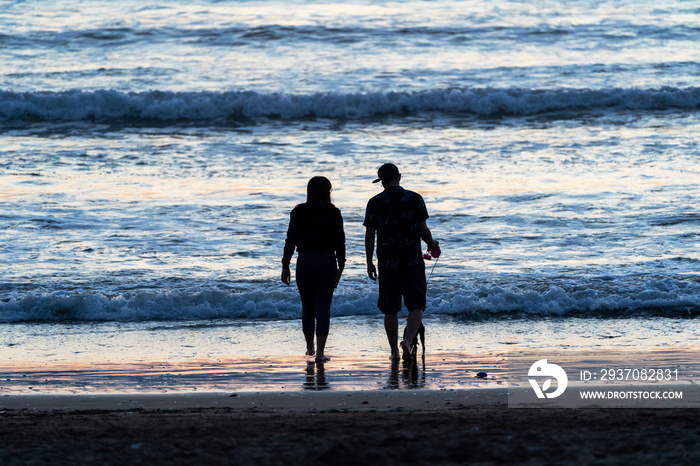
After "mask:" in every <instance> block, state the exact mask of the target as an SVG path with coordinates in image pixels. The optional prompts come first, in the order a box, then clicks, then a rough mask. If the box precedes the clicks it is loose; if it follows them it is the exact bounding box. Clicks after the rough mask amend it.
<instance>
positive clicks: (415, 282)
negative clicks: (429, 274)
mask: <svg viewBox="0 0 700 466" xmlns="http://www.w3.org/2000/svg"><path fill="white" fill-rule="evenodd" d="M425 292H426V283H425V265H424V264H420V265H415V266H413V267H401V268H398V269H380V270H379V302H378V303H377V306H379V310H380V311H382V313H383V314H387V315H394V314H398V313H399V311H400V310H401V297H402V296H403V301H404V304H405V305H406V309H408V310H409V311H414V310H419V309H420V310H423V309H425Z"/></svg>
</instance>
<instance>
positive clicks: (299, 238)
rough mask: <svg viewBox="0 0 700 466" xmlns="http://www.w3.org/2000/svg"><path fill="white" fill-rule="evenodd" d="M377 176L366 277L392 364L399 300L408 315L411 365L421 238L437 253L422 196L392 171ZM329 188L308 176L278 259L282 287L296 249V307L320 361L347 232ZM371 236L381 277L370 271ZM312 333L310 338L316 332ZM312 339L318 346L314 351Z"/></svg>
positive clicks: (387, 167)
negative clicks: (372, 285)
mask: <svg viewBox="0 0 700 466" xmlns="http://www.w3.org/2000/svg"><path fill="white" fill-rule="evenodd" d="M377 174H378V178H377V179H376V180H374V183H378V182H380V181H381V183H382V185H383V187H384V191H382V192H381V193H379V194H377V195H376V196H374V197H373V198H372V199H370V200H369V202H368V203H367V210H366V212H365V220H364V222H363V225H364V226H365V228H366V232H365V252H366V258H367V275H368V276H369V278H371V279H372V280H377V276H378V278H379V302H378V307H379V310H380V311H381V312H382V313H383V314H384V329H385V330H386V335H387V338H388V340H389V347H390V348H391V359H392V360H398V359H399V358H400V355H399V342H398V338H399V337H398V332H399V318H398V313H399V311H400V310H401V297H403V299H404V303H405V305H406V308H407V309H408V319H407V321H406V330H405V333H404V341H403V342H402V343H401V350H402V351H403V358H404V360H407V361H410V360H411V357H412V356H411V352H410V342H411V341H412V340H413V338H414V337H415V336H416V334H417V333H418V329H419V328H420V326H421V323H422V321H423V311H424V310H425V294H426V280H425V262H424V261H423V255H422V250H421V239H422V240H423V241H425V243H426V244H427V245H428V251H430V252H431V253H432V255H433V257H438V256H439V254H440V252H439V251H440V248H439V246H438V242H437V241H435V240H433V236H432V234H431V232H430V229H429V228H428V226H427V225H426V223H425V221H426V220H427V218H428V211H427V209H426V207H425V202H424V201H423V198H422V197H421V196H420V194H417V193H415V192H413V191H408V190H406V189H403V188H402V187H401V185H400V183H401V174H400V173H399V169H398V168H397V167H396V165H394V164H392V163H386V164H384V165H382V166H381V167H380V168H379V171H378V173H377ZM331 189H332V186H331V182H330V181H329V180H328V179H327V178H325V177H322V176H315V177H313V178H311V180H310V181H309V183H308V185H307V197H306V202H305V203H303V204H299V205H298V206H296V207H295V208H294V210H292V213H291V215H290V221H289V229H288V231H287V240H286V241H285V245H284V256H283V257H282V281H283V282H284V283H285V284H287V285H289V284H290V282H291V273H290V271H289V263H290V262H291V259H292V255H293V254H294V250H295V248H296V250H297V252H298V253H299V257H298V259H297V266H296V280H297V287H298V288H299V294H300V296H301V305H302V330H303V332H304V337H305V339H306V354H307V355H309V356H314V355H315V357H316V360H317V361H326V360H328V359H329V358H328V357H327V356H325V354H324V350H325V346H326V339H327V338H328V330H329V327H330V307H331V300H332V299H333V290H334V289H335V288H336V287H337V286H338V282H339V281H340V277H341V275H342V273H343V269H344V268H345V233H344V231H343V217H342V216H341V214H340V210H338V208H337V207H335V206H334V205H333V204H332V203H331ZM375 236H376V240H377V261H378V265H379V274H378V275H377V269H376V268H375V266H374V246H375ZM314 331H315V332H314ZM314 333H315V336H316V340H317V341H316V348H314Z"/></svg>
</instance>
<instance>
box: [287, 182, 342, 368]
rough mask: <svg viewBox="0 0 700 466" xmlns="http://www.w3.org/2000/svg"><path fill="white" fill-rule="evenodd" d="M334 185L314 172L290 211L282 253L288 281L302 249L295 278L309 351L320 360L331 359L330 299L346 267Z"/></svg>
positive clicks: (340, 219) (308, 352) (307, 352)
mask: <svg viewBox="0 0 700 466" xmlns="http://www.w3.org/2000/svg"><path fill="white" fill-rule="evenodd" d="M331 189H332V186H331V182H330V181H329V180H328V178H326V177H323V176H314V177H313V178H311V179H310V180H309V183H308V185H307V186H306V202H305V203H303V204H299V205H298V206H296V207H295V208H294V210H292V213H291V215H290V220H289V229H288V230H287V240H286V241H285V244H284V256H283V257H282V282H284V283H285V284H287V285H289V284H290V277H291V274H290V272H289V263H290V261H291V260H292V255H293V254H294V248H296V250H297V252H298V253H299V257H298V258H297V267H296V279H297V287H298V288H299V295H300V296H301V306H302V316H301V319H302V329H303V331H304V338H306V354H307V355H309V356H313V355H314V354H315V355H316V360H317V361H326V360H328V359H329V358H328V357H326V356H325V355H324V350H325V348H326V339H327V338H328V330H329V328H330V318H331V301H332V299H333V290H334V289H335V288H336V287H337V286H338V282H339V281H340V276H341V275H342V273H343V269H344V268H345V232H344V231H343V217H342V216H341V214H340V210H338V208H337V207H336V206H334V205H333V204H332V203H331ZM336 262H337V265H336ZM314 329H315V333H316V339H317V348H316V350H314Z"/></svg>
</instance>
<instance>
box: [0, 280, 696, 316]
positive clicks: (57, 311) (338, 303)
mask: <svg viewBox="0 0 700 466" xmlns="http://www.w3.org/2000/svg"><path fill="white" fill-rule="evenodd" d="M376 303H377V294H376V292H375V291H370V292H364V293H363V292H361V291H358V290H353V291H349V292H338V293H336V296H335V297H334V301H333V307H332V314H333V315H334V316H355V315H377V313H378V310H377V307H376ZM427 312H429V313H433V314H448V315H463V316H489V315H507V314H528V315H538V316H566V315H583V316H586V315H591V316H624V315H630V314H635V315H638V314H642V315H647V314H648V315H673V316H683V315H691V314H692V315H696V314H698V313H699V312H700V283H697V282H688V281H683V280H677V279H671V278H668V279H664V280H648V281H646V282H644V283H639V284H629V283H627V284H625V283H624V282H622V283H620V284H618V285H615V286H614V287H610V285H606V288H605V289H602V288H599V287H596V286H595V284H594V283H591V284H589V285H588V286H587V287H585V288H584V287H581V286H579V285H576V284H571V285H566V284H564V283H559V284H553V285H551V286H550V287H549V288H547V289H536V288H535V287H529V288H528V287H524V286H522V284H521V285H520V286H517V287H516V286H510V287H508V286H488V287H487V286H479V287H471V286H470V285H469V284H466V285H464V286H463V287H461V288H459V289H455V288H454V287H450V288H447V287H442V288H441V287H439V286H438V287H435V286H431V290H430V292H429V296H428V305H427ZM300 315H301V304H300V302H299V298H298V295H297V293H296V292H295V290H293V289H291V288H290V289H286V290H285V291H272V292H266V291H263V290H260V291H250V292H228V291H221V290H203V291H199V292H192V293H186V292H156V291H151V292H138V293H134V294H131V295H120V296H115V297H110V296H106V295H102V294H97V293H76V294H66V293H64V292H60V293H59V292H57V293H53V294H50V293H49V294H27V295H25V296H21V297H15V298H13V299H11V300H9V301H7V302H2V303H0V322H4V323H12V322H33V321H44V322H60V321H116V322H131V321H146V320H163V321H180V320H202V319H217V318H240V319H283V320H284V319H296V318H299V317H300Z"/></svg>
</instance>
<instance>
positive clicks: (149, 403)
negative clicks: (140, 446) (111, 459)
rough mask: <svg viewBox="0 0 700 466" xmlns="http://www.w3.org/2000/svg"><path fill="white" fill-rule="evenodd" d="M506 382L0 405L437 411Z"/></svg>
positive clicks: (40, 398) (33, 398) (47, 399)
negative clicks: (466, 386)
mask: <svg viewBox="0 0 700 466" xmlns="http://www.w3.org/2000/svg"><path fill="white" fill-rule="evenodd" d="M507 404H508V391H507V389H505V388H479V389H450V390H421V389H419V390H355V391H334V390H313V391H311V390H309V391H277V392H273V391H248V392H202V393H125V394H95V395H82V394H81V395H54V394H38V395H5V396H3V397H0V411H21V410H25V411H31V412H35V413H36V412H52V411H56V412H59V411H61V412H78V411H133V410H145V411H165V410H183V409H227V410H234V411H240V412H251V413H310V412H367V411H397V410H398V411H438V410H444V409H449V408H451V407H475V406H492V407H496V406H501V407H504V408H505V407H507Z"/></svg>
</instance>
